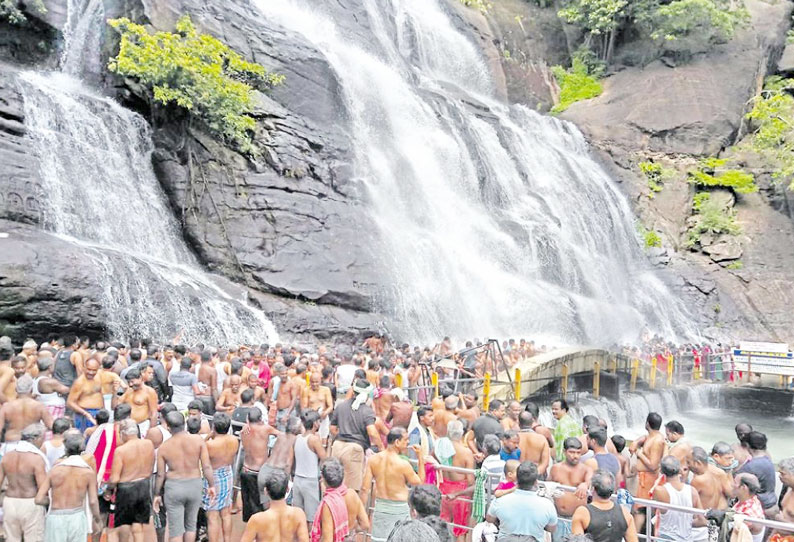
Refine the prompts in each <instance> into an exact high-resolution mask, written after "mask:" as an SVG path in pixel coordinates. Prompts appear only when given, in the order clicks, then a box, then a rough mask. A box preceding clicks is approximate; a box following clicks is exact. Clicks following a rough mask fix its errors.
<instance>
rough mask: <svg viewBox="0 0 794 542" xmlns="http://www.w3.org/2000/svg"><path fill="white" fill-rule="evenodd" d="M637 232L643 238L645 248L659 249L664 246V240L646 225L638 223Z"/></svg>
mask: <svg viewBox="0 0 794 542" xmlns="http://www.w3.org/2000/svg"><path fill="white" fill-rule="evenodd" d="M636 227H637V232H638V233H639V234H640V237H641V238H642V241H643V244H644V245H645V248H658V247H661V246H662V238H661V237H659V234H658V233H656V232H655V231H653V230H649V229H648V228H646V227H645V226H644V225H642V224H640V223H639V222H638V223H637V226H636Z"/></svg>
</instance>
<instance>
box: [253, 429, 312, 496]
mask: <svg viewBox="0 0 794 542" xmlns="http://www.w3.org/2000/svg"><path fill="white" fill-rule="evenodd" d="M288 429H289V430H288V431H287V432H286V433H278V437H276V443H275V444H274V445H273V449H272V450H271V451H270V457H268V458H267V459H266V460H265V463H264V464H263V465H262V467H261V468H260V469H259V476H258V477H257V480H256V483H257V487H258V488H259V496H260V498H261V499H262V506H263V507H264V509H265V510H267V508H268V506H269V505H270V499H269V498H268V496H267V492H266V491H265V480H267V477H268V476H270V473H272V472H274V471H285V472H292V465H293V464H294V463H295V441H296V440H297V438H298V435H300V434H301V433H302V432H303V424H302V423H301V421H300V420H299V419H297V418H293V419H292V420H290V422H289V427H288ZM243 446H245V445H243Z"/></svg>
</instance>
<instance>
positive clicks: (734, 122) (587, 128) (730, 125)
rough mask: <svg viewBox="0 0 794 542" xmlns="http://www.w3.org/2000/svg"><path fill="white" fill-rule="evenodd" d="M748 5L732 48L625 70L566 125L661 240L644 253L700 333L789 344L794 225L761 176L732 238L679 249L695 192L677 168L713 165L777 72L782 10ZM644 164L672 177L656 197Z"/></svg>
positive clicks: (793, 335) (740, 201) (785, 15)
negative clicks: (667, 275) (673, 283)
mask: <svg viewBox="0 0 794 542" xmlns="http://www.w3.org/2000/svg"><path fill="white" fill-rule="evenodd" d="M745 4H746V6H747V8H748V10H749V11H750V13H751V16H752V22H751V25H750V26H749V27H748V28H746V29H744V30H742V31H741V32H740V33H739V34H738V35H737V36H736V38H735V39H733V40H732V41H731V42H729V43H726V44H724V45H720V46H717V47H715V48H714V50H713V51H711V52H709V53H708V54H701V55H697V56H696V57H695V58H693V59H692V61H691V62H688V63H686V64H682V65H677V66H676V65H670V64H669V62H662V61H655V62H652V63H651V64H649V65H647V66H645V67H632V68H626V69H623V70H621V71H619V72H617V73H615V74H614V75H612V76H610V77H607V78H606V80H605V81H604V93H603V94H602V95H601V96H599V97H598V98H596V99H593V100H588V101H585V102H580V103H577V104H574V105H573V106H572V107H571V108H570V109H569V110H567V111H566V112H565V113H564V114H563V115H562V116H563V117H564V118H566V119H568V120H570V121H572V122H574V123H576V124H577V125H578V126H579V127H580V128H581V129H582V130H583V132H584V133H585V134H586V135H587V136H588V138H589V139H590V140H591V141H592V142H593V144H594V145H595V147H596V148H597V149H598V150H599V151H600V152H601V155H602V158H603V160H604V162H605V163H606V164H607V165H608V166H609V167H610V169H611V170H612V171H613V172H614V173H615V176H616V178H618V179H619V180H621V181H622V186H623V189H624V191H625V192H626V194H627V195H628V196H629V198H630V199H631V201H632V202H633V204H634V207H635V209H636V212H637V214H638V215H639V219H640V221H641V222H642V223H643V224H644V225H645V226H646V227H648V228H649V229H653V230H656V231H658V232H660V233H661V236H662V239H663V248H661V249H651V250H650V255H651V257H652V259H654V260H655V261H656V263H657V264H658V265H659V266H660V267H662V268H666V269H667V270H668V271H672V272H673V274H674V276H675V277H676V280H677V281H678V284H679V287H680V289H681V291H682V293H683V295H685V296H686V298H687V299H688V301H689V305H690V307H691V308H692V309H693V310H694V311H695V312H696V313H697V314H698V317H699V319H700V322H701V325H702V329H703V332H704V333H706V334H707V335H709V336H716V337H720V336H725V335H727V336H732V337H735V338H750V337H766V338H774V339H777V340H781V341H789V342H791V341H793V340H794V322H792V319H791V316H790V307H791V303H792V302H794V294H792V292H791V290H790V288H788V287H787V286H786V284H790V283H791V281H792V279H794V273H792V271H791V269H792V268H791V262H792V261H794V260H792V257H794V225H793V224H792V221H791V220H790V217H789V216H788V215H787V213H786V207H787V206H786V197H785V195H782V192H783V190H782V188H781V187H775V186H773V185H771V184H770V183H769V181H768V175H766V176H764V175H761V176H757V180H758V181H759V184H760V187H761V190H760V192H759V193H756V194H749V195H740V196H738V198H737V200H736V202H735V204H734V203H733V202H732V201H731V202H729V203H728V205H729V206H730V207H733V208H734V209H735V210H736V211H737V213H738V214H737V220H738V222H739V223H740V225H741V226H742V230H743V232H742V235H741V236H740V237H738V238H734V237H730V236H716V237H713V238H707V239H704V240H703V243H702V244H704V247H703V250H702V251H690V250H688V249H687V248H686V247H685V246H684V239H685V236H686V229H687V219H688V218H689V216H690V215H691V213H692V197H693V195H694V192H695V189H694V187H692V186H691V185H690V184H689V183H688V182H687V181H686V173H685V171H686V169H687V168H691V167H693V166H694V163H695V159H697V158H698V157H706V156H718V155H720V154H721V153H722V152H723V151H724V150H725V149H726V148H727V147H729V146H730V145H733V144H734V143H735V142H736V141H737V140H738V139H739V137H740V136H741V134H742V129H743V117H744V114H745V113H746V110H747V104H748V101H749V100H750V99H751V98H752V97H753V96H754V95H755V94H756V93H757V92H758V91H759V90H760V88H761V85H762V83H763V79H764V77H765V76H766V75H768V74H770V73H774V72H775V70H776V63H777V61H778V59H779V58H780V55H781V53H782V50H783V47H784V44H785V41H786V32H787V30H788V28H789V26H790V15H791V7H792V6H791V4H790V3H789V2H780V3H769V2H764V1H763V0H748V1H747V2H745ZM648 159H651V160H656V161H659V162H662V163H665V164H666V165H668V166H669V167H672V168H674V169H676V170H677V174H676V176H675V178H674V179H672V180H671V181H670V182H666V183H665V185H664V189H663V190H662V191H661V192H660V193H658V194H654V193H652V192H651V191H650V190H649V189H648V183H647V179H646V178H645V177H644V176H643V175H642V174H641V173H640V172H639V168H638V166H637V164H638V162H640V161H643V160H648ZM781 210H782V211H784V212H780V211H781ZM739 259H741V260H740V261H741V263H739V264H735V263H734V262H736V261H738V260H739ZM732 264H733V265H732ZM740 266H741V268H738V267H740Z"/></svg>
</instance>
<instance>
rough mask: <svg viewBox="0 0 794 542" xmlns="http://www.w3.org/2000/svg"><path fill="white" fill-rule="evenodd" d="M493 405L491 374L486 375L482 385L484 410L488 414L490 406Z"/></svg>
mask: <svg viewBox="0 0 794 542" xmlns="http://www.w3.org/2000/svg"><path fill="white" fill-rule="evenodd" d="M490 403H491V373H485V379H484V380H483V383H482V409H483V411H485V412H488V405H489V404H490Z"/></svg>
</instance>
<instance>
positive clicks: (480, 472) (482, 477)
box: [471, 469, 490, 524]
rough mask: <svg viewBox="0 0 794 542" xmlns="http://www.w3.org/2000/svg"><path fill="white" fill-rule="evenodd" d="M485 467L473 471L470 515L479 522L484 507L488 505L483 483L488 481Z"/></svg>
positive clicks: (483, 516) (482, 517) (483, 515)
mask: <svg viewBox="0 0 794 542" xmlns="http://www.w3.org/2000/svg"><path fill="white" fill-rule="evenodd" d="M488 474H489V473H488V470H487V469H477V472H475V473H474V495H473V496H472V498H471V500H472V503H471V517H472V518H474V523H475V524H476V523H479V522H481V521H482V520H483V519H485V507H486V506H487V505H488V503H487V502H485V499H486V495H485V484H488V483H490V477H489V476H488Z"/></svg>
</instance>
